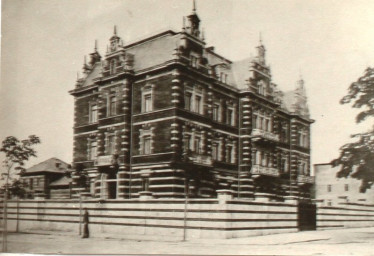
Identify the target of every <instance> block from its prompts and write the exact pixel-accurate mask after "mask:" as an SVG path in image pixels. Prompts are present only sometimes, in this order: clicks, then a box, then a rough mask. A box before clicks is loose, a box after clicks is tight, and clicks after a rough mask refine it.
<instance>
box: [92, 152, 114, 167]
mask: <svg viewBox="0 0 374 256" xmlns="http://www.w3.org/2000/svg"><path fill="white" fill-rule="evenodd" d="M119 162H120V159H119V158H118V156H116V155H106V156H98V157H97V158H96V159H95V160H94V165H95V166H108V165H115V164H119Z"/></svg>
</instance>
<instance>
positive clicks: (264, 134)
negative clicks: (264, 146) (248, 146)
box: [252, 129, 279, 141]
mask: <svg viewBox="0 0 374 256" xmlns="http://www.w3.org/2000/svg"><path fill="white" fill-rule="evenodd" d="M252 137H261V138H265V139H268V140H273V141H279V135H278V134H274V133H272V132H268V131H264V130H260V129H253V130H252Z"/></svg>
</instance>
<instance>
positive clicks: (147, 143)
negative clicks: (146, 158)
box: [143, 136, 152, 155]
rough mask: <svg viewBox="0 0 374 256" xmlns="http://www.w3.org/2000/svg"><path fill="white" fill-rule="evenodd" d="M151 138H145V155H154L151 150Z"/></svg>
mask: <svg viewBox="0 0 374 256" xmlns="http://www.w3.org/2000/svg"><path fill="white" fill-rule="evenodd" d="M151 142H152V141H151V136H145V137H143V154H144V155H149V154H151V153H152V150H151Z"/></svg>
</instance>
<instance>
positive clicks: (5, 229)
mask: <svg viewBox="0 0 374 256" xmlns="http://www.w3.org/2000/svg"><path fill="white" fill-rule="evenodd" d="M10 168H12V165H11V166H10V167H9V168H8V171H7V173H5V174H4V175H6V181H5V194H4V202H3V216H4V218H3V252H6V251H7V235H8V234H7V233H8V207H7V203H8V182H9V171H10Z"/></svg>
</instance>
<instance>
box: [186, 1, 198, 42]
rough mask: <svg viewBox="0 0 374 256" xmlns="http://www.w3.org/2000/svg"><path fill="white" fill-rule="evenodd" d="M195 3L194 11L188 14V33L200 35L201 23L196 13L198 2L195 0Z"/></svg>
mask: <svg viewBox="0 0 374 256" xmlns="http://www.w3.org/2000/svg"><path fill="white" fill-rule="evenodd" d="M192 3H193V5H192V13H191V14H190V15H188V16H187V19H188V24H187V27H186V30H187V33H189V34H191V35H193V36H195V37H199V35H200V30H199V23H200V19H199V17H198V16H197V14H196V2H195V0H193V2H192Z"/></svg>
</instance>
